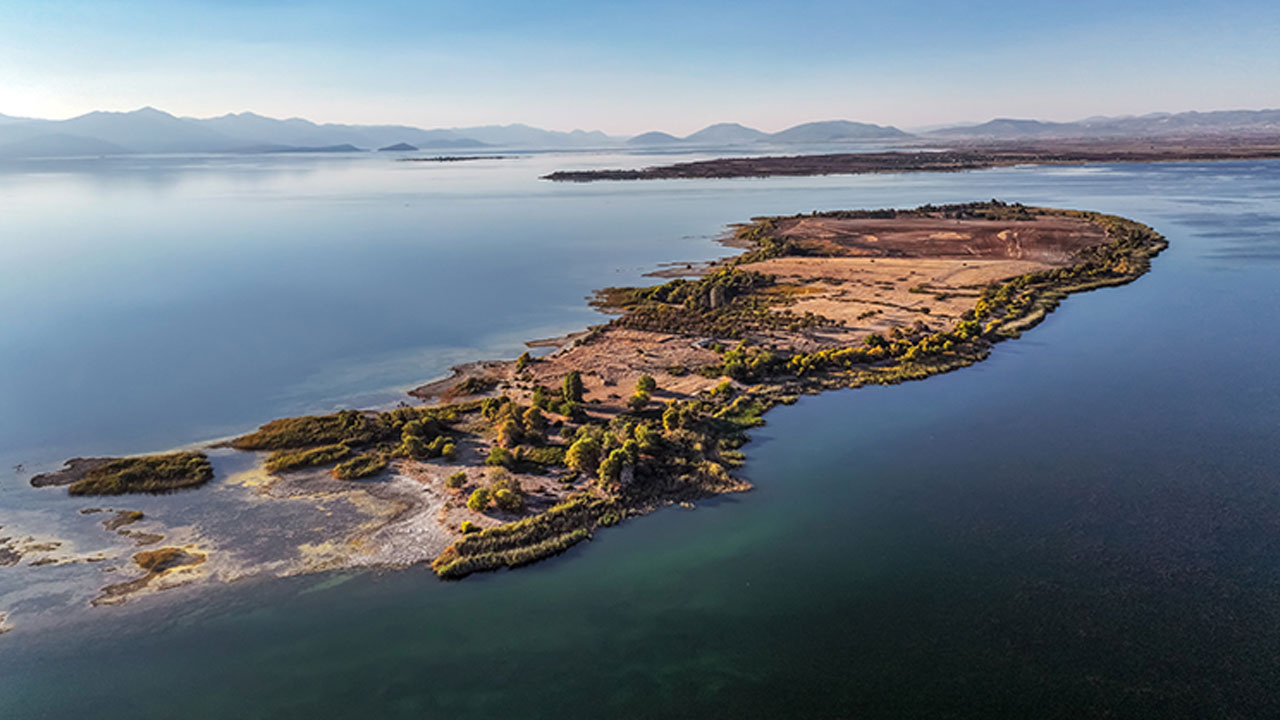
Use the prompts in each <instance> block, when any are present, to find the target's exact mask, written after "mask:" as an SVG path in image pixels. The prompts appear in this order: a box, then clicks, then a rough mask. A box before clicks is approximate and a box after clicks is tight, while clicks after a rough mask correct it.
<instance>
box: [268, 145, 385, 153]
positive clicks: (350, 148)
mask: <svg viewBox="0 0 1280 720" xmlns="http://www.w3.org/2000/svg"><path fill="white" fill-rule="evenodd" d="M276 152H289V153H344V152H364V150H363V149H362V148H358V147H356V146H355V145H351V144H348V143H344V144H342V145H324V146H322V147H291V148H282V149H280V150H277V151H276Z"/></svg>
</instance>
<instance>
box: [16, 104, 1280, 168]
mask: <svg viewBox="0 0 1280 720" xmlns="http://www.w3.org/2000/svg"><path fill="white" fill-rule="evenodd" d="M1203 136H1220V137H1222V136H1231V137H1237V136H1238V137H1276V138H1278V139H1280V110H1224V111H1215V112H1184V113H1176V114H1171V113H1154V114H1150V115H1142V116H1137V117H1093V118H1087V119H1085V120H1079V121H1076V122H1046V121H1041V120H1027V119H1011V118H997V119H995V120H991V121H988V122H985V123H981V124H970V125H959V126H953V127H941V128H936V129H930V130H928V131H923V132H919V133H917V134H911V133H907V132H903V131H902V130H899V129H898V128H895V127H892V126H886V125H873V124H870V123H860V122H850V121H848V120H827V121H821V122H809V123H804V124H801V125H796V126H794V127H790V128H787V129H786V130H782V131H780V132H775V133H766V132H762V131H760V130H756V129H754V128H750V127H746V126H745V125H740V124H737V123H718V124H715V125H710V126H708V127H705V128H703V129H701V130H699V131H697V132H695V133H692V134H690V135H687V136H685V137H676V136H675V135H671V134H669V133H665V132H659V131H654V132H647V133H644V134H641V135H637V136H635V137H631V138H621V137H614V136H609V135H606V134H604V133H602V132H600V131H591V132H588V131H584V130H574V131H572V132H560V131H555V130H543V129H540V128H535V127H530V126H528V125H519V124H517V125H485V126H478V127H465V128H436V129H423V128H418V127H412V126H408V125H342V124H335V123H326V124H317V123H314V122H311V121H310V120H304V119H302V118H289V119H287V120H278V119H275V118H269V117H264V116H262V115H256V114H254V113H249V112H242V113H231V114H227V115H222V116H219V117H211V118H191V117H176V116H174V115H171V114H169V113H166V112H163V111H161V110H156V109H155V108H151V107H145V108H142V109H139V110H134V111H131V112H105V111H97V112H91V113H87V114H85V115H80V116H78V117H74V118H70V119H67V120H41V119H35V118H23V117H13V116H9V115H0V158H15V157H68V156H99V155H120V154H130V153H262V152H357V151H363V150H375V149H380V150H383V151H387V152H409V151H413V150H418V149H428V148H437V149H438V148H448V149H462V150H465V149H475V148H491V147H500V148H507V149H530V150H531V149H547V150H557V149H560V150H563V149H595V148H598V149H607V148H617V147H632V148H666V147H669V148H673V149H674V148H681V147H687V148H693V147H700V148H716V147H732V146H752V145H761V146H771V145H814V144H836V143H847V142H864V141H880V142H895V141H900V142H913V143H924V144H935V145H936V144H938V143H950V142H955V141H977V142H984V141H986V142H997V141H1026V140H1045V139H1138V138H1151V139H1157V138H1179V137H1203Z"/></svg>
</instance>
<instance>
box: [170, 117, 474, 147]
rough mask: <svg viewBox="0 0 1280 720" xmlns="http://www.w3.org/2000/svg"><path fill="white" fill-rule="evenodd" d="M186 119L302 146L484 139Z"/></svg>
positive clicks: (395, 129) (302, 123)
mask: <svg viewBox="0 0 1280 720" xmlns="http://www.w3.org/2000/svg"><path fill="white" fill-rule="evenodd" d="M187 120H190V121H191V122H193V123H196V124H198V125H200V126H202V127H206V128H209V129H212V130H216V131H218V132H221V133H224V134H226V135H232V136H235V137H239V138H245V139H250V138H251V139H252V140H253V141H254V142H255V143H259V144H261V143H267V144H275V145H294V146H303V147H321V146H328V145H355V146H356V147H361V148H375V147H383V146H385V145H391V144H394V143H409V144H412V145H417V146H419V147H421V146H428V145H432V144H442V145H441V146H448V147H484V146H485V143H483V142H479V141H477V140H475V139H473V138H468V137H463V136H461V135H459V134H457V133H455V132H453V131H452V130H423V129H422V128H416V127H410V126H408V125H341V124H337V123H326V124H324V125H317V124H316V123H313V122H311V121H310V120H304V119H302V118H289V119H288V120H276V119H274V118H269V117H263V116H262V115H257V114H254V113H249V112H244V113H232V114H227V115H222V116H221V117H215V118H206V119H203V120H202V119H197V118H187ZM444 144H447V145H444Z"/></svg>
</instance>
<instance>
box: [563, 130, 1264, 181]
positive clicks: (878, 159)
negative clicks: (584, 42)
mask: <svg viewBox="0 0 1280 720" xmlns="http://www.w3.org/2000/svg"><path fill="white" fill-rule="evenodd" d="M1276 158H1280V138H1266V139H1260V140H1238V141H1232V142H1227V141H1206V140H1199V141H1192V142H1188V143H1187V144H1178V143H1170V142H1168V141H1162V143H1160V144H1156V143H1144V142H1140V141H1126V142H1070V141H1057V142H1042V143H992V144H968V145H954V146H951V148H950V149H941V150H908V149H904V150H895V151H886V152H873V153H856V152H854V153H824V154H811V155H765V156H748V157H721V158H714V159H711V160H698V161H693V162H682V163H673V164H669V165H655V166H650V167H645V168H634V169H601V170H557V171H555V172H553V173H550V174H548V175H543V176H542V177H541V179H543V180H550V181H552V182H570V183H588V182H599V181H627V180H696V179H707V180H710V179H727V178H765V177H809V176H818V175H864V174H877V173H909V172H964V171H968V170H987V169H992V168H1000V167H1014V166H1020V165H1088V164H1110V163H1156V162H1226V161H1240V160H1272V159H1276Z"/></svg>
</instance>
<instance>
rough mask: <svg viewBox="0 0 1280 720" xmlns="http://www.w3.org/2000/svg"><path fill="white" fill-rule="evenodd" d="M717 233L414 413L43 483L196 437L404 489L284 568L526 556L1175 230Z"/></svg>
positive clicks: (1033, 307)
mask: <svg viewBox="0 0 1280 720" xmlns="http://www.w3.org/2000/svg"><path fill="white" fill-rule="evenodd" d="M726 242H728V243H730V244H732V245H734V246H736V247H740V248H741V249H742V250H743V252H742V253H741V254H739V255H737V256H736V257H732V258H729V259H726V260H723V261H720V262H717V263H713V264H710V265H709V266H703V267H697V268H693V267H689V268H688V269H687V271H685V270H681V271H676V272H678V273H682V274H684V275H685V276H683V277H674V279H671V280H669V281H668V282H665V283H663V284H660V285H655V286H652V287H643V288H634V287H615V288H607V289H604V290H601V291H600V292H599V293H598V295H597V297H596V299H595V304H596V305H597V306H598V307H600V308H601V309H603V310H606V311H608V312H611V313H613V314H614V315H615V317H613V318H612V319H611V320H609V321H608V322H607V323H605V324H603V325H599V326H596V327H593V328H591V329H589V330H588V331H586V332H583V333H580V334H578V335H576V336H572V337H569V338H564V339H562V340H560V341H557V342H555V343H553V346H554V348H555V349H554V350H552V351H551V352H549V353H547V354H545V355H542V356H540V357H535V356H534V355H533V353H531V352H526V353H524V354H523V355H521V356H520V357H518V358H516V359H513V360H504V361H487V362H477V363H472V364H469V365H466V366H461V367H459V368H456V369H455V372H454V374H453V375H452V376H451V377H449V378H447V379H444V380H440V381H437V382H433V383H430V384H428V385H424V386H422V387H419V388H417V389H415V390H413V391H412V393H411V394H412V395H414V396H415V397H417V398H420V399H422V400H424V401H427V402H426V404H424V405H421V406H413V407H410V406H402V407H399V408H394V409H388V410H379V411H373V410H366V411H357V410H345V411H342V412H338V413H333V414H329V415H317V416H307V417H295V418H285V419H280V420H275V421H272V422H269V423H267V424H266V425H263V426H262V427H261V428H259V429H258V430H256V431H254V432H252V433H249V434H247V435H243V436H240V437H237V438H233V439H231V440H228V441H225V442H223V443H220V444H219V445H216V446H210V447H208V448H205V449H203V450H201V451H199V452H196V451H186V452H184V453H181V454H175V455H168V456H166V455H161V456H144V457H143V458H134V459H131V460H130V461H128V462H125V461H112V460H109V459H105V458H95V459H91V460H80V461H78V462H76V463H72V464H71V466H70V467H69V468H68V470H67V471H66V472H65V476H63V477H57V474H55V475H53V476H48V475H47V476H42V477H38V478H36V479H35V480H34V481H33V482H34V483H36V484H41V485H49V484H69V487H70V488H71V492H73V493H77V494H81V495H93V494H104V493H110V494H117V493H129V492H135V491H156V490H160V491H171V490H174V489H177V488H196V487H197V486H200V485H202V484H211V483H210V482H209V479H210V470H209V466H208V464H207V463H206V462H204V460H205V453H206V452H207V453H211V454H212V453H236V452H255V453H261V464H260V472H261V473H262V477H261V478H260V480H261V481H260V482H257V483H256V484H254V486H253V487H254V488H255V489H254V492H257V493H261V494H264V495H266V496H276V497H281V498H296V497H299V496H300V495H305V494H306V493H309V492H310V493H321V492H322V493H326V494H334V493H345V494H347V495H348V496H349V497H352V498H354V497H356V496H359V497H366V496H368V497H372V498H377V499H379V501H382V502H388V503H393V504H394V510H393V511H389V512H384V513H381V514H379V515H377V516H376V517H375V518H374V519H373V520H371V521H370V522H366V523H363V524H361V525H359V526H358V527H356V528H354V529H352V530H350V531H347V530H343V531H338V530H334V531H333V535H334V537H332V538H330V542H329V545H328V546H327V547H328V549H329V551H330V555H328V556H327V559H326V561H325V562H324V563H320V564H317V565H310V566H306V567H301V568H299V567H294V568H292V569H291V570H290V572H298V571H310V570H317V569H330V568H334V567H351V566H357V565H369V564H381V565H393V566H403V565H409V564H413V563H416V562H422V561H429V563H430V567H431V568H432V569H433V570H434V571H435V572H436V573H437V574H438V575H439V576H440V577H442V578H449V579H456V578H461V577H464V576H466V575H468V574H470V573H474V572H478V571H485V570H493V569H497V568H502V567H516V566H520V565H524V564H527V563H531V562H534V561H537V560H539V559H542V558H545V557H548V556H550V555H554V554H556V553H559V552H562V551H563V550H565V549H567V548H569V547H570V546H572V545H574V544H576V543H578V542H580V541H582V540H586V539H588V538H590V537H591V536H592V534H593V533H594V532H596V531H598V530H599V529H601V528H605V527H608V526H611V525H614V524H616V523H618V522H621V521H623V520H625V519H626V518H629V517H633V516H638V515H643V514H645V513H647V512H649V511H652V510H654V509H656V508H659V507H662V506H665V505H670V504H674V503H689V502H692V501H694V500H697V499H699V498H706V497H709V496H713V495H716V494H720V493H729V492H739V491H744V490H747V489H749V487H750V485H749V484H748V483H747V482H746V481H745V480H744V479H743V478H741V477H738V476H736V475H735V474H734V470H735V468H737V467H738V466H739V465H740V464H741V463H742V461H743V459H744V456H743V454H742V452H741V448H742V446H743V445H744V444H745V443H746V442H747V440H748V436H747V431H748V430H749V429H750V428H752V427H754V426H756V425H759V424H760V423H762V422H763V420H762V416H763V414H764V413H765V412H767V411H768V410H769V409H770V408H771V407H774V406H776V405H778V404H780V403H791V402H794V401H795V400H796V399H797V398H798V397H799V396H800V395H803V394H806V393H816V392H820V391H823V390H826V389H835V388H854V387H859V386H863V385H873V384H874V385H883V384H895V383H900V382H903V381H907V380H917V379H922V378H927V377H929V376H932V375H936V374H939V373H945V372H948V371H951V370H954V369H957V368H961V367H965V366H967V365H971V364H973V363H976V362H979V361H981V360H982V359H984V358H985V357H987V355H988V354H989V353H990V351H991V348H992V346H993V345H995V344H996V343H999V342H1001V341H1004V340H1007V339H1010V338H1016V337H1018V336H1019V335H1020V334H1021V333H1022V332H1024V331H1026V330H1028V329H1029V328H1031V327H1032V326H1034V325H1035V324H1037V323H1038V322H1039V321H1040V320H1042V319H1043V318H1044V317H1045V315H1046V314H1047V313H1049V312H1051V311H1052V310H1053V309H1054V308H1055V307H1056V306H1057V304H1058V303H1059V302H1060V301H1061V300H1063V299H1064V298H1065V297H1067V296H1068V295H1069V294H1071V293H1075V292H1083V291H1087V290H1092V289H1095V288H1100V287H1105V286H1111V285H1120V284H1124V283H1128V282H1131V281H1133V280H1134V279H1136V278H1138V277H1139V276H1141V275H1142V274H1143V273H1145V272H1147V270H1148V269H1149V267H1150V259H1151V258H1152V257H1154V256H1155V255H1157V254H1158V253H1159V252H1161V251H1162V250H1163V249H1164V248H1165V247H1166V245H1167V244H1166V242H1165V240H1164V239H1163V238H1162V237H1161V236H1160V235H1159V234H1158V233H1157V232H1155V231H1154V230H1152V229H1151V228H1150V227H1147V226H1146V225H1143V224H1141V223H1138V222H1134V221H1132V220H1127V219H1124V218H1120V217H1116V216H1113V215H1105V214H1101V213H1095V212H1088V211H1078V210H1058V209H1050V208H1040V207H1030V206H1024V205H1020V204H1006V203H1003V202H999V201H990V202H981V203H971V204H963V205H943V206H931V205H925V206H922V207H919V208H915V209H911V210H870V211H867V210H860V211H841V212H821V213H811V214H804V215H795V216H787V217H762V218H755V219H753V220H752V221H751V222H749V223H746V224H743V225H740V226H737V227H735V228H734V230H733V232H732V234H731V236H730V237H728V238H727V239H726ZM667 274H668V276H670V275H671V274H672V273H671V272H670V271H668V273H667ZM545 344H546V343H542V344H539V345H545ZM532 346H533V344H531V347H532ZM188 476H189V477H188ZM185 492H203V490H199V489H189V490H185ZM352 502H353V503H355V500H354V499H353V501H352ZM357 504H358V503H357ZM222 544H225V545H228V546H231V547H230V548H229V549H234V543H232V542H227V541H224V542H223V543H222ZM213 545H214V547H212V548H211V547H209V546H208V545H207V544H204V545H201V544H188V545H184V546H182V547H181V548H178V547H170V548H164V550H165V552H167V553H168V555H172V556H173V557H174V558H179V560H181V561H182V562H181V563H179V562H178V560H171V559H168V555H166V560H165V562H166V563H169V564H157V563H155V562H152V561H153V560H154V558H152V557H151V556H150V555H143V554H139V556H135V558H134V560H135V564H136V565H138V567H139V568H141V569H142V570H144V571H145V573H146V574H144V575H142V576H141V577H140V578H139V579H137V580H135V581H131V582H132V583H133V584H132V585H128V586H120V587H118V588H116V589H114V590H111V591H110V592H108V595H109V596H110V600H111V601H116V600H117V599H119V597H120V596H121V595H122V593H124V592H125V591H130V592H131V591H133V590H134V589H135V588H142V587H145V586H147V585H148V584H159V581H157V583H151V579H152V578H154V577H155V576H156V575H157V573H160V572H165V568H169V567H170V566H173V567H180V568H182V569H183V571H184V572H188V573H199V572H206V569H207V568H208V567H216V566H217V556H218V549H217V547H216V546H217V545H219V543H218V542H214V543H213ZM206 559H207V560H208V562H206ZM148 563H151V564H150V565H148ZM157 568H159V569H157Z"/></svg>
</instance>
